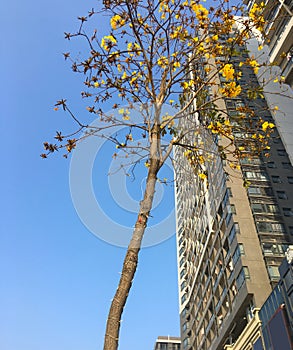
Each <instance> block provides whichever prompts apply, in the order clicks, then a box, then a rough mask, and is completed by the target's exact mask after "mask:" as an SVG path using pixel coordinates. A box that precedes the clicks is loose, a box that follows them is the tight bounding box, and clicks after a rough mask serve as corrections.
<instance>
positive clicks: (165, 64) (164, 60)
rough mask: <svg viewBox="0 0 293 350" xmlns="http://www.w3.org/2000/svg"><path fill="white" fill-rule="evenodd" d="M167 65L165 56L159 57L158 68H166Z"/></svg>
mask: <svg viewBox="0 0 293 350" xmlns="http://www.w3.org/2000/svg"><path fill="white" fill-rule="evenodd" d="M168 63H169V62H168V59H167V57H166V56H161V57H160V58H159V59H158V61H157V64H158V66H160V67H162V68H166V67H167V66H168Z"/></svg>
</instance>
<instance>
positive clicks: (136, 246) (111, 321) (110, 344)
mask: <svg viewBox="0 0 293 350" xmlns="http://www.w3.org/2000/svg"><path fill="white" fill-rule="evenodd" d="M155 143H156V142H155ZM155 147H156V148H157V145H155ZM160 166H161V164H160V160H159V159H157V158H156V157H155V158H153V159H150V167H149V171H148V176H147V181H146V189H145V191H144V197H143V200H142V201H141V202H140V211H139V214H138V217H137V220H136V224H135V228H134V231H133V234H132V238H131V241H130V244H129V246H128V248H127V252H126V256H125V258H124V263H123V269H122V273H121V277H120V281H119V284H118V288H117V290H116V293H115V296H114V298H113V300H112V303H111V307H110V311H109V315H108V319H107V326H106V333H105V340H104V350H117V348H118V340H119V330H120V322H121V316H122V312H123V309H124V306H125V304H126V301H127V297H128V294H129V291H130V288H131V285H132V280H133V278H134V274H135V272H136V269H137V263H138V254H139V251H140V248H141V242H142V238H143V235H144V232H145V229H146V226H147V221H148V216H149V213H150V211H151V208H152V204H153V198H154V194H155V186H156V181H157V174H158V171H159V169H160Z"/></svg>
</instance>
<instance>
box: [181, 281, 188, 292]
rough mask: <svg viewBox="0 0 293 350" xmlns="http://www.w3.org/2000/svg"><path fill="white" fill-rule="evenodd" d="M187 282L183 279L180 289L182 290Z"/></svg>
mask: <svg viewBox="0 0 293 350" xmlns="http://www.w3.org/2000/svg"><path fill="white" fill-rule="evenodd" d="M186 285H187V283H186V281H183V282H182V283H181V286H180V290H181V291H182V290H183V289H184V288H185V287H186Z"/></svg>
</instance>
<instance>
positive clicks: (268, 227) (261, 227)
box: [256, 221, 286, 233]
mask: <svg viewBox="0 0 293 350" xmlns="http://www.w3.org/2000/svg"><path fill="white" fill-rule="evenodd" d="M256 227H257V229H258V232H261V233H271V232H275V233H285V232H286V230H285V226H284V224H280V223H274V222H267V221H257V222H256Z"/></svg>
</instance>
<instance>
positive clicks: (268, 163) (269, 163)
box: [267, 161, 276, 168]
mask: <svg viewBox="0 0 293 350" xmlns="http://www.w3.org/2000/svg"><path fill="white" fill-rule="evenodd" d="M267 167H268V168H275V167H276V164H275V162H273V161H271V162H267Z"/></svg>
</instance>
